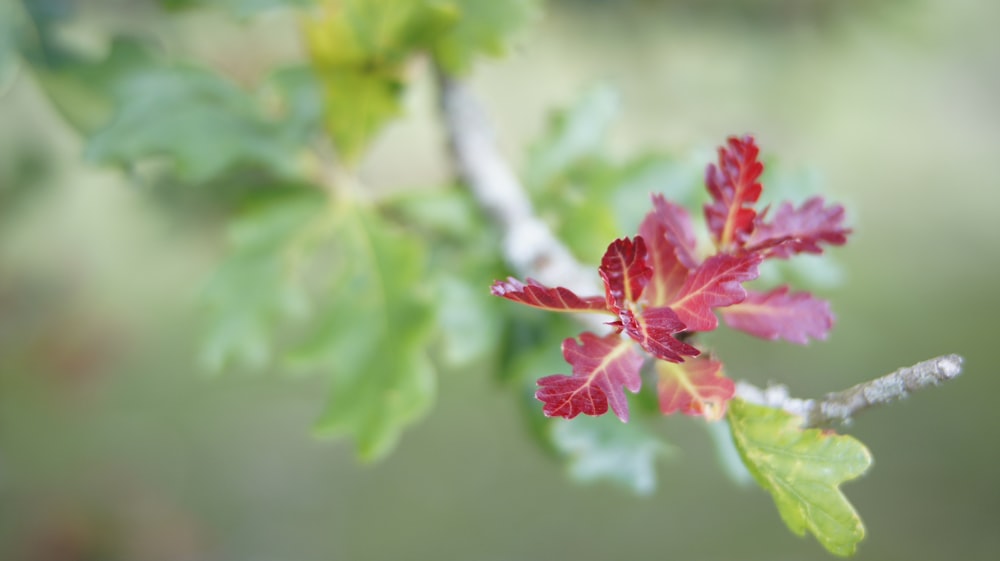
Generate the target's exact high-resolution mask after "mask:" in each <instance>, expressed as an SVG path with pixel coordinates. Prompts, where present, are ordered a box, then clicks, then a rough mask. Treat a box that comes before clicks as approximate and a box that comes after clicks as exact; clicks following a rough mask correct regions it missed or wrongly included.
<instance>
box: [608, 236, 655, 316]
mask: <svg viewBox="0 0 1000 561" xmlns="http://www.w3.org/2000/svg"><path fill="white" fill-rule="evenodd" d="M600 272H601V278H603V279H604V288H605V291H606V292H607V307H608V308H610V309H612V310H614V311H615V312H618V311H619V310H621V309H623V308H625V304H626V303H627V302H635V301H637V300H638V299H639V296H641V295H642V290H643V289H644V288H646V283H648V282H649V278H650V277H651V276H652V274H653V270H652V269H650V268H649V265H647V264H646V244H645V242H644V241H643V239H642V236H636V237H635V241H634V242H633V241H632V240H630V239H628V238H623V239H620V240H615V241H613V242H611V245H609V246H608V250H607V251H606V252H605V253H604V257H603V258H602V259H601V268H600Z"/></svg>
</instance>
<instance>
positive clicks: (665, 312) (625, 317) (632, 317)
mask: <svg viewBox="0 0 1000 561" xmlns="http://www.w3.org/2000/svg"><path fill="white" fill-rule="evenodd" d="M619 317H621V324H622V328H623V329H624V330H625V333H627V334H628V335H629V337H631V338H632V339H635V340H636V341H637V342H638V343H639V344H640V345H642V348H643V349H645V350H646V352H648V353H650V354H652V355H653V356H655V357H656V358H659V359H662V360H669V361H671V362H681V361H682V360H684V356H697V355H698V354H699V353H700V352H701V351H699V350H698V349H696V348H694V347H692V346H691V345H688V344H687V343H685V342H683V341H681V340H679V339H677V338H676V337H674V334H675V333H680V332H681V331H684V329H685V327H684V323H683V322H682V321H681V320H679V319H677V314H676V313H675V312H674V311H673V310H671V309H670V308H668V307H666V306H663V307H660V308H646V309H644V310H643V311H642V312H640V313H639V315H636V314H635V313H634V312H632V310H622V311H621V313H620V314H619Z"/></svg>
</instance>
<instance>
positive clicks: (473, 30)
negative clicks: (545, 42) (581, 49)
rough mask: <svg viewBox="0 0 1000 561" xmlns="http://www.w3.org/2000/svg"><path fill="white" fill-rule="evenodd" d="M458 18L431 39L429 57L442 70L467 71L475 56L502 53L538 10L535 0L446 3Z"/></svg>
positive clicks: (458, 0)
mask: <svg viewBox="0 0 1000 561" xmlns="http://www.w3.org/2000/svg"><path fill="white" fill-rule="evenodd" d="M442 4H445V5H447V6H449V7H453V9H454V10H455V12H456V13H457V15H458V17H457V20H456V22H455V25H454V26H452V27H450V28H449V29H448V30H447V31H445V32H444V33H441V34H440V35H439V36H438V37H436V38H435V40H434V43H433V51H432V52H433V54H434V56H435V58H436V59H437V60H438V62H439V63H440V64H441V66H442V67H444V69H445V70H446V71H448V72H449V73H452V74H458V73H463V72H467V71H468V70H469V67H470V66H472V62H473V60H474V59H475V57H476V56H477V55H479V54H485V55H491V56H498V55H501V54H503V52H504V49H505V47H506V45H507V41H508V38H509V37H510V36H511V34H513V33H514V32H515V31H517V30H518V29H520V28H521V27H523V26H524V24H525V23H527V22H528V21H529V20H530V19H531V18H532V17H534V16H535V14H536V13H537V11H538V0H505V1H503V2H483V1H482V0H449V1H448V2H442Z"/></svg>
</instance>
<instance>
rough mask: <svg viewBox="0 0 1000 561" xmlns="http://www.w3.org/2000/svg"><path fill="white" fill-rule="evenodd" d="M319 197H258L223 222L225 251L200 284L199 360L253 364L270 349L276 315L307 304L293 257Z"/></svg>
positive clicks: (277, 327)
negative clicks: (202, 325)
mask: <svg viewBox="0 0 1000 561" xmlns="http://www.w3.org/2000/svg"><path fill="white" fill-rule="evenodd" d="M324 206H325V201H324V200H323V198H322V197H320V196H319V195H318V194H315V193H312V192H295V193H291V194H289V195H285V196H283V197H280V198H269V199H267V200H265V201H261V202H259V203H258V204H256V205H254V206H252V207H251V208H249V209H247V210H245V211H244V212H242V213H241V214H240V215H238V216H237V217H236V218H235V219H234V220H233V222H232V224H231V225H230V227H229V232H228V234H229V236H228V237H229V246H230V247H229V253H228V254H227V255H226V257H225V258H224V259H223V261H222V262H221V263H220V264H219V267H218V269H217V270H216V272H215V274H214V275H213V276H212V278H211V280H210V281H209V282H208V284H207V285H206V287H205V290H204V294H203V295H202V300H203V302H204V305H205V307H206V313H207V317H208V326H207V330H206V333H205V335H204V339H203V343H202V348H201V353H200V362H201V364H202V365H203V366H204V367H205V368H207V369H208V370H210V371H212V372H220V371H222V370H224V369H226V368H227V367H229V366H245V367H249V368H261V367H264V366H266V365H267V364H269V363H270V362H271V360H272V358H273V355H274V353H275V347H277V346H278V341H277V340H276V339H277V333H279V332H280V331H281V326H282V320H283V319H286V318H289V317H301V316H303V315H304V314H305V313H306V312H305V310H306V309H308V295H307V292H306V287H305V286H304V285H303V284H302V282H301V279H300V277H299V276H298V275H297V274H296V273H297V271H296V262H295V260H296V257H297V255H299V252H300V251H301V248H302V247H303V244H304V243H307V241H308V240H307V239H305V238H303V237H302V236H301V233H302V232H303V227H304V225H308V224H311V223H315V222H316V221H317V220H318V219H319V217H320V216H321V211H322V210H323V209H324Z"/></svg>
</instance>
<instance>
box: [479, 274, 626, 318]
mask: <svg viewBox="0 0 1000 561" xmlns="http://www.w3.org/2000/svg"><path fill="white" fill-rule="evenodd" d="M490 291H491V292H492V293H493V295H494V296H500V297H502V298H506V299H508V300H513V301H514V302H520V303H521V304H525V305H527V306H532V307H534V308H541V309H543V310H551V311H554V312H604V311H607V309H606V306H605V301H604V298H601V297H600V296H587V297H583V298H581V297H579V296H577V295H576V294H574V293H573V291H571V290H570V289H568V288H563V287H561V286H560V287H556V288H548V287H546V286H542V285H541V284H539V283H538V282H536V281H535V280H534V279H527V282H526V283H522V282H521V281H519V280H517V279H515V278H514V277H508V278H507V281H506V282H504V281H496V282H494V283H493V286H492V288H491V289H490Z"/></svg>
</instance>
